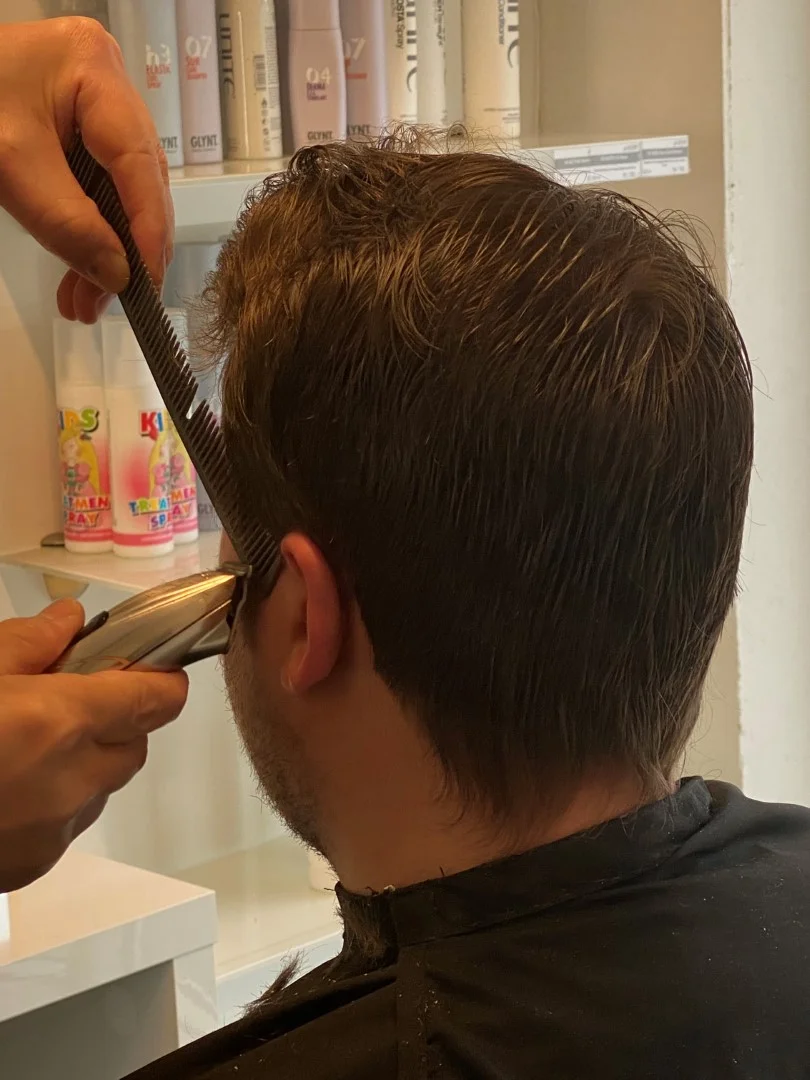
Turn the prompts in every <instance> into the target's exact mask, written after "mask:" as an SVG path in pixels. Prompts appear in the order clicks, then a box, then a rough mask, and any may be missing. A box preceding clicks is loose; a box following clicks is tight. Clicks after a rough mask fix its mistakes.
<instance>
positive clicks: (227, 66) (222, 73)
mask: <svg viewBox="0 0 810 1080" xmlns="http://www.w3.org/2000/svg"><path fill="white" fill-rule="evenodd" d="M217 30H218V33H219V78H220V83H221V85H222V90H223V94H224V95H225V96H226V97H227V98H229V99H232V98H233V97H234V95H235V94H236V69H235V68H234V63H233V30H232V28H231V16H230V13H229V12H227V11H221V12H220V13H219V15H218V16H217Z"/></svg>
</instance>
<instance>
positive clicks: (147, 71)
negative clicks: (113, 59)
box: [110, 0, 183, 168]
mask: <svg viewBox="0 0 810 1080" xmlns="http://www.w3.org/2000/svg"><path fill="white" fill-rule="evenodd" d="M110 29H111V30H112V32H113V34H114V36H115V38H116V40H117V41H118V44H119V45H120V46H121V52H122V53H123V54H124V63H125V64H126V68H127V71H128V73H129V75H130V77H131V78H132V79H133V81H134V82H135V85H136V86H137V87H138V89H139V90H140V91H141V93H142V94H143V96H144V99H145V101H146V104H147V105H148V106H149V111H150V113H151V114H152V119H153V120H154V122H155V127H156V128H157V130H158V137H159V138H160V144H161V146H162V147H163V150H164V153H165V154H166V160H167V161H168V163H169V165H170V166H171V167H172V168H174V167H176V166H178V165H182V164H183V133H182V123H181V119H180V73H179V71H178V67H177V59H178V57H177V19H176V17H175V9H174V4H173V3H171V2H170V0H110Z"/></svg>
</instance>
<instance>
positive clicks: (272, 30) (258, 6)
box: [217, 0, 282, 161]
mask: <svg viewBox="0 0 810 1080" xmlns="http://www.w3.org/2000/svg"><path fill="white" fill-rule="evenodd" d="M217 37H218V40H219V82H220V87H221V90H222V119H223V123H224V127H225V150H226V154H227V156H228V157H229V158H234V159H236V160H240V161H241V160H247V159H249V158H278V157H281V153H282V143H281V101H280V98H279V83H278V52H277V48H276V19H275V11H274V8H273V4H272V3H271V2H270V0H217Z"/></svg>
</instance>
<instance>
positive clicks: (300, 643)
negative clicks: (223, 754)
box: [281, 533, 344, 694]
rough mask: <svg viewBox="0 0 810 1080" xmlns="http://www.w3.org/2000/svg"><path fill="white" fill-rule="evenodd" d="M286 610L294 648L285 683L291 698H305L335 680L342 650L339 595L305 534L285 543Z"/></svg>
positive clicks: (332, 577) (283, 674) (318, 552)
mask: <svg viewBox="0 0 810 1080" xmlns="http://www.w3.org/2000/svg"><path fill="white" fill-rule="evenodd" d="M281 555H282V557H283V559H284V570H285V574H284V576H285V578H286V579H287V580H286V581H285V583H284V593H285V604H286V605H288V611H289V615H290V617H291V619H292V633H291V639H290V647H289V649H288V651H287V655H286V657H285V660H284V663H283V666H282V671H281V680H282V684H283V686H284V688H285V689H286V690H288V691H289V692H290V693H293V694H304V693H306V692H307V691H308V690H311V689H312V688H313V687H315V686H317V685H318V684H319V683H321V682H323V680H324V679H326V678H328V677H329V675H331V673H332V671H333V669H334V667H335V664H336V663H337V661H338V657H339V656H340V650H341V646H342V644H343V635H344V622H343V613H342V610H341V602H340V590H339V588H338V584H337V581H336V579H335V575H334V574H333V573H332V570H331V568H330V566H329V564H328V562H327V561H326V559H325V558H324V556H323V553H322V552H321V550H320V548H319V547H318V546H317V545H316V544H314V543H313V542H312V540H310V539H309V537H308V536H304V535H303V534H302V533H289V534H288V535H287V536H285V537H284V539H283V540H282V542H281Z"/></svg>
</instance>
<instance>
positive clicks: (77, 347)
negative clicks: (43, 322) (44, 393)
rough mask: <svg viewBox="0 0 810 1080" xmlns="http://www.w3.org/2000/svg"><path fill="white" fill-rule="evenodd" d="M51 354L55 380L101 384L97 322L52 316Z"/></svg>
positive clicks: (66, 383) (99, 336)
mask: <svg viewBox="0 0 810 1080" xmlns="http://www.w3.org/2000/svg"><path fill="white" fill-rule="evenodd" d="M53 358H54V373H55V375H56V382H57V384H63V385H72V386H101V385H102V383H103V381H104V366H103V364H102V360H101V331H100V329H99V327H98V324H96V325H95V326H85V325H84V323H78V322H68V320H67V319H54V320H53Z"/></svg>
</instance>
